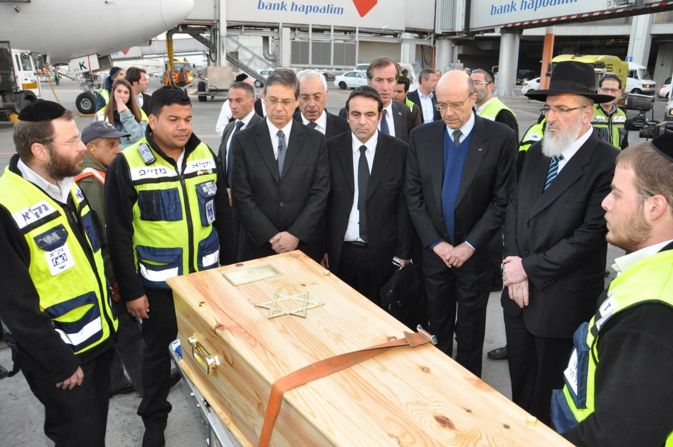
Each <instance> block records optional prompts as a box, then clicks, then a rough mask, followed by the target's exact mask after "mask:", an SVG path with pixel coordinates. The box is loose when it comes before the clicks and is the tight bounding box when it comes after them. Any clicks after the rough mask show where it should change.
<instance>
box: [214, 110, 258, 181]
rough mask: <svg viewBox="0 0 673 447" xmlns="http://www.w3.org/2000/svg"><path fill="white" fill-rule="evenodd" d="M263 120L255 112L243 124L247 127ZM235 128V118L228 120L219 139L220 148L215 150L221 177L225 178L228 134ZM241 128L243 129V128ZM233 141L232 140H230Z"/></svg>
mask: <svg viewBox="0 0 673 447" xmlns="http://www.w3.org/2000/svg"><path fill="white" fill-rule="evenodd" d="M262 121H264V118H262V117H261V116H259V115H257V114H256V113H253V114H252V117H251V118H250V122H248V125H247V126H245V129H248V128H250V127H252V126H254V125H255V124H257V123H260V122H262ZM235 128H236V120H235V119H234V120H233V121H229V122H228V123H227V125H226V126H225V127H224V131H223V132H222V139H221V140H220V148H219V150H218V151H217V160H218V163H220V166H221V168H222V169H221V172H223V173H224V175H223V176H222V178H223V179H224V178H226V176H227V162H226V160H227V140H228V139H229V136H230V135H231V133H232V132H233V131H234V129H235ZM245 129H243V130H245ZM232 143H233V141H232Z"/></svg>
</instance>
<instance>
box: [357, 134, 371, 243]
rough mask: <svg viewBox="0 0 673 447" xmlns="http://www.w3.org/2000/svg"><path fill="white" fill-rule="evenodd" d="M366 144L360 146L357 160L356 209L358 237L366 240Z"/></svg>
mask: <svg viewBox="0 0 673 447" xmlns="http://www.w3.org/2000/svg"><path fill="white" fill-rule="evenodd" d="M366 151H367V146H365V145H364V144H363V145H362V146H360V161H359V162H358V211H359V213H360V239H362V240H363V241H365V242H366V241H367V206H366V205H367V185H368V184H369V163H367V156H366V155H365V152H366Z"/></svg>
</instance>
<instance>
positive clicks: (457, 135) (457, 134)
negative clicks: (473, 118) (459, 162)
mask: <svg viewBox="0 0 673 447" xmlns="http://www.w3.org/2000/svg"><path fill="white" fill-rule="evenodd" d="M462 135H463V132H461V131H460V130H459V129H456V130H454V131H453V144H455V145H456V146H460V137H461V136H462Z"/></svg>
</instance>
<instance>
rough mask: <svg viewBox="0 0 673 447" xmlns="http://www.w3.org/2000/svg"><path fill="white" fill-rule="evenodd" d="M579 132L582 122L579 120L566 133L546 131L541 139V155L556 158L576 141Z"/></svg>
mask: <svg viewBox="0 0 673 447" xmlns="http://www.w3.org/2000/svg"><path fill="white" fill-rule="evenodd" d="M581 131H582V121H581V120H579V119H578V120H575V121H573V122H572V124H571V125H570V127H569V128H568V130H567V132H562V131H560V132H556V133H552V132H549V131H546V132H545V135H544V138H543V139H542V153H543V154H544V155H545V156H547V157H549V158H552V157H558V156H559V155H561V154H562V153H563V151H564V150H566V149H568V147H570V145H571V144H572V143H573V142H574V141H575V140H577V138H578V137H579V136H580V132H581Z"/></svg>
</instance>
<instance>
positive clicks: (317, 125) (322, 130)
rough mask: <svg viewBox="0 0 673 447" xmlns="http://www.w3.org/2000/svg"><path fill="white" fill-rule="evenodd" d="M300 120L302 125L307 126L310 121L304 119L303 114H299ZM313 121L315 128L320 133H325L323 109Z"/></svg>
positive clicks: (325, 118)
mask: <svg viewBox="0 0 673 447" xmlns="http://www.w3.org/2000/svg"><path fill="white" fill-rule="evenodd" d="M301 122H302V123H304V125H306V126H308V124H309V123H310V121H309V120H307V119H306V117H305V116H304V114H303V113H302V114H301ZM314 122H315V130H317V131H318V132H320V133H321V134H323V135H325V132H327V112H325V110H324V109H323V111H322V114H320V116H319V117H318V119H317V120H315V121H314Z"/></svg>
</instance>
